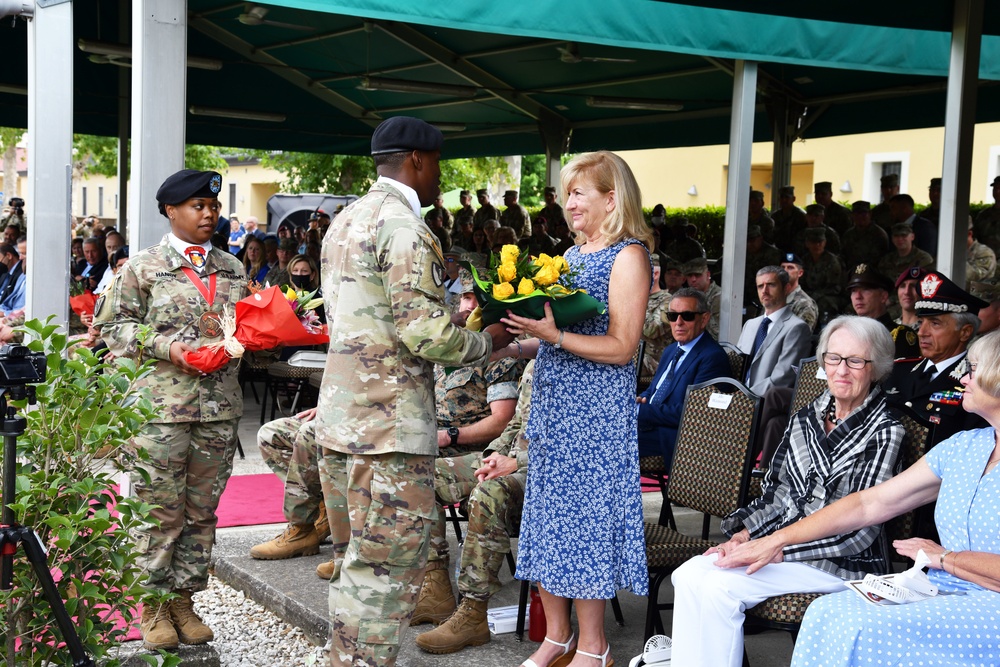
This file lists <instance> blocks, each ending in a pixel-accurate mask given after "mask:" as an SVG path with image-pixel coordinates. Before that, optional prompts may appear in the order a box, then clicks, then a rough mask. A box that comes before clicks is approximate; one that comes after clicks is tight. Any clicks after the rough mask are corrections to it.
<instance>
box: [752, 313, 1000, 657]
mask: <svg viewBox="0 0 1000 667" xmlns="http://www.w3.org/2000/svg"><path fill="white" fill-rule="evenodd" d="M968 361H969V365H968V372H967V373H966V375H964V376H963V377H962V380H961V383H962V387H963V390H964V391H963V395H962V407H963V408H964V409H965V410H966V411H968V412H970V413H973V414H977V415H979V416H981V417H982V418H983V419H985V420H986V421H987V422H988V423H989V427H987V428H982V429H976V430H972V431H962V432H959V433H956V434H955V435H953V436H952V437H950V438H948V439H947V440H945V441H944V442H941V443H940V444H938V445H936V446H935V447H934V448H933V449H931V450H930V451H929V452H928V453H927V455H926V456H924V457H923V458H922V459H920V460H919V461H917V462H916V463H914V464H913V465H912V466H910V467H909V468H908V469H907V470H905V471H903V472H902V473H900V474H899V475H897V476H896V477H893V478H892V479H891V480H889V481H888V482H886V483H884V484H880V485H878V486H876V487H875V488H872V489H868V490H867V491H862V492H861V493H854V494H851V495H850V496H848V497H846V498H844V499H843V500H841V501H840V502H837V503H835V504H833V505H831V506H830V507H827V508H826V509H824V510H822V511H821V512H817V513H816V514H814V515H813V516H811V517H809V519H807V520H804V521H800V522H799V523H797V524H795V525H793V526H789V527H788V528H786V529H785V530H781V531H778V532H776V533H774V534H773V535H770V536H769V537H767V538H765V539H762V540H755V541H752V542H750V543H748V544H745V545H743V550H744V551H745V553H739V554H737V553H735V552H734V553H733V554H732V556H733V557H737V556H738V557H739V559H740V560H741V561H742V562H743V563H745V564H750V568H754V569H756V568H759V567H763V566H764V565H765V564H766V563H769V562H774V561H775V560H780V559H781V549H782V548H783V547H784V545H786V544H794V543H796V542H801V541H806V540H816V539H822V537H823V536H824V535H829V534H831V533H833V532H844V531H853V530H857V529H858V528H859V527H861V526H870V525H873V524H878V523H880V522H884V521H886V520H887V519H889V518H891V517H894V516H897V515H899V514H902V513H904V512H908V511H910V510H912V509H914V508H915V507H918V506H920V505H923V504H924V503H928V502H930V501H932V500H935V499H936V500H937V511H936V512H935V515H934V521H935V524H936V527H937V530H938V535H940V539H941V544H936V543H934V542H931V541H930V540H926V539H922V538H912V539H908V540H898V541H896V542H894V543H893V545H892V546H893V548H895V549H896V551H898V552H899V553H900V554H902V555H904V556H906V557H908V558H916V554H917V552H918V551H920V550H923V552H924V553H925V554H926V555H927V556H928V557H929V558H930V571H929V572H928V578H929V579H930V580H931V582H932V583H934V584H936V585H937V586H938V589H939V590H940V591H941V592H942V593H950V595H941V594H939V595H938V596H937V597H932V598H930V599H927V600H922V601H920V602H913V603H910V604H902V605H895V606H886V607H876V606H874V605H870V604H868V603H867V602H865V601H864V600H862V599H861V598H860V597H859V596H857V595H855V594H854V593H852V592H850V591H847V592H846V593H841V594H838V595H827V596H824V597H822V598H820V599H818V600H816V602H814V603H813V604H812V605H810V607H809V611H807V612H806V617H805V620H804V622H803V624H802V630H801V632H800V633H799V640H798V642H797V643H796V646H795V655H794V656H793V658H792V665H793V667H809V666H811V665H822V667H836V666H837V665H869V664H872V665H875V664H878V665H982V666H983V667H986V666H987V665H1000V625H998V618H1000V594H998V593H1000V469H998V468H997V463H998V462H1000V437H998V433H1000V332H998V331H994V332H993V333H990V334H987V335H986V336H983V337H982V338H981V339H979V340H977V341H976V342H975V343H973V344H972V346H971V347H970V348H969V355H968ZM770 567H771V566H770V565H768V566H767V567H765V568H764V570H763V571H767V569H769V568H770ZM955 593H958V595H955Z"/></svg>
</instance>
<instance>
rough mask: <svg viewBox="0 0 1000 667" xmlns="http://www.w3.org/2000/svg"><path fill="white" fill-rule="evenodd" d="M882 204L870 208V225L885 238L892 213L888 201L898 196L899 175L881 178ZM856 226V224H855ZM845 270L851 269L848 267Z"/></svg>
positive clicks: (890, 224)
mask: <svg viewBox="0 0 1000 667" xmlns="http://www.w3.org/2000/svg"><path fill="white" fill-rule="evenodd" d="M881 189H882V202H881V203H879V204H878V205H876V206H874V207H872V209H871V218H872V223H873V224H874V225H875V226H876V227H878V228H879V229H881V230H882V231H884V232H885V233H886V236H888V235H889V233H890V232H891V230H892V222H893V220H892V212H891V210H890V208H889V200H890V199H892V198H893V197H895V196H896V195H898V194H899V174H886V175H885V176H883V177H882V185H881ZM855 224H856V223H855ZM847 268H849V269H850V268H853V267H851V266H848V267H847Z"/></svg>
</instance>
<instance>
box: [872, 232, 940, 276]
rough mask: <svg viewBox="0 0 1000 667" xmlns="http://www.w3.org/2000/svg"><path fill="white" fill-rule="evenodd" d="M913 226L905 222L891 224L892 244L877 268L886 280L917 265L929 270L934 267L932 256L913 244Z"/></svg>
mask: <svg viewBox="0 0 1000 667" xmlns="http://www.w3.org/2000/svg"><path fill="white" fill-rule="evenodd" d="M914 238H915V237H914V235H913V227H910V226H909V225H908V224H906V223H905V222H897V223H896V224H894V225H893V226H892V245H894V246H895V249H893V250H890V251H889V252H888V253H887V254H886V255H883V256H882V259H880V260H879V261H878V270H879V273H881V274H882V275H883V276H885V277H886V279H887V280H889V281H893V280H895V279H896V277H897V276H899V274H900V273H902V272H903V271H905V270H906V269H908V268H910V267H911V266H917V267H920V268H921V269H927V270H928V271H931V270H933V269H934V258H933V257H931V256H930V255H929V254H927V253H926V252H924V251H923V250H921V249H920V248H918V247H917V246H915V245H913V239H914Z"/></svg>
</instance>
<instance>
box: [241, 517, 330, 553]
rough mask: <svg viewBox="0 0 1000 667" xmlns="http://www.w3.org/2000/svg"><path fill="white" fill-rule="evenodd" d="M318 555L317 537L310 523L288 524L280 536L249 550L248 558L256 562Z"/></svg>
mask: <svg viewBox="0 0 1000 667" xmlns="http://www.w3.org/2000/svg"><path fill="white" fill-rule="evenodd" d="M318 553H319V536H318V535H317V534H316V527H315V526H313V524H311V523H310V524H307V525H304V526H296V525H295V524H291V523H290V524H288V528H285V532H283V533H282V534H281V535H278V536H277V537H276V538H274V539H273V540H270V541H268V542H264V543H263V544H258V545H257V546H255V547H253V548H252V549H250V556H251V557H252V558H256V559H257V560H281V559H283V558H295V557H296V556H313V555H315V554H318Z"/></svg>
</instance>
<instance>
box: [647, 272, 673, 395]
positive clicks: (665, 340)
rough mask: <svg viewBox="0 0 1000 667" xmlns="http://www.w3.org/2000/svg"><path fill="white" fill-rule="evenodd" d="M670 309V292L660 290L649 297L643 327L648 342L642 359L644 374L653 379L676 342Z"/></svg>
mask: <svg viewBox="0 0 1000 667" xmlns="http://www.w3.org/2000/svg"><path fill="white" fill-rule="evenodd" d="M669 307H670V292H668V291H667V290H662V289H661V290H660V291H659V292H654V293H653V294H650V295H649V303H648V304H647V305H646V321H645V322H644V323H643V325H642V339H643V340H644V341H646V351H645V352H644V353H643V357H642V374H643V375H648V376H650V377H652V376H653V375H654V374H655V373H656V366H657V364H659V363H660V357H661V356H663V351H664V350H665V349H667V346H668V345H670V344H671V343H673V342H674V336H673V332H671V330H670V322H668V321H667V311H668V310H669Z"/></svg>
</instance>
